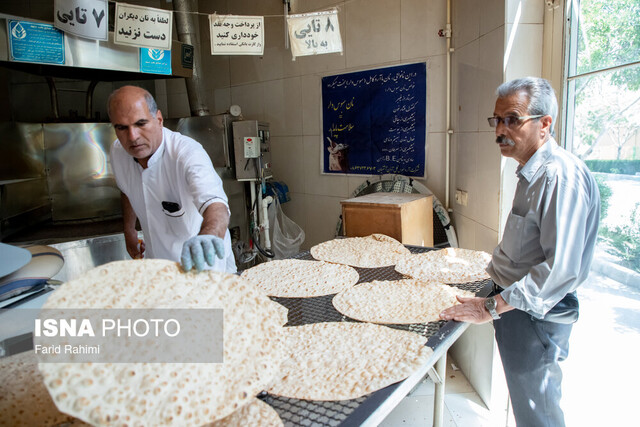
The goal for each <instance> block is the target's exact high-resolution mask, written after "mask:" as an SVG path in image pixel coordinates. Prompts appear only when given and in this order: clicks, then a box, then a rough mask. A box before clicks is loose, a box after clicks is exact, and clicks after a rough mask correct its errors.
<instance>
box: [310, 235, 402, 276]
mask: <svg viewBox="0 0 640 427" xmlns="http://www.w3.org/2000/svg"><path fill="white" fill-rule="evenodd" d="M410 254H411V252H410V251H409V249H407V248H405V247H404V246H403V245H402V243H400V242H398V241H397V240H396V239H394V238H392V237H389V236H385V235H384V234H372V235H370V236H367V237H347V238H345V239H334V240H329V241H328V242H323V243H320V244H319V245H315V246H313V247H312V248H311V256H313V257H314V258H315V259H319V260H323V261H329V262H334V263H337V264H346V265H351V266H354V267H365V268H375V267H386V266H389V265H395V264H396V263H397V262H398V261H399V260H401V259H402V258H404V257H406V256H409V255H410Z"/></svg>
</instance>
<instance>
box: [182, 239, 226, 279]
mask: <svg viewBox="0 0 640 427" xmlns="http://www.w3.org/2000/svg"><path fill="white" fill-rule="evenodd" d="M214 257H218V258H220V259H222V258H223V257H224V241H223V240H222V239H221V238H220V237H218V236H213V235H211V234H202V235H198V236H193V237H192V238H190V239H189V240H187V241H186V242H184V245H183V246H182V255H181V256H180V261H181V263H182V268H184V270H185V271H189V270H191V269H192V268H193V267H194V266H195V267H196V270H198V271H202V270H203V269H204V267H205V264H204V263H205V261H206V263H207V264H209V265H210V266H212V265H213V263H214V262H215V258H214Z"/></svg>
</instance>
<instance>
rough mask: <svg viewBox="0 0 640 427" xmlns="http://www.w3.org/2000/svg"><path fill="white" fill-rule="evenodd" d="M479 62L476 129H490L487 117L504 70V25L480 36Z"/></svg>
mask: <svg viewBox="0 0 640 427" xmlns="http://www.w3.org/2000/svg"><path fill="white" fill-rule="evenodd" d="M479 43H480V51H481V52H483V54H482V55H480V64H479V70H478V79H479V80H480V87H479V89H480V90H479V95H478V129H479V130H480V131H490V130H491V128H490V127H489V124H488V123H487V117H491V116H492V115H493V109H494V107H495V103H496V95H495V93H496V88H497V87H498V86H500V84H502V83H503V76H504V72H503V70H502V66H501V64H502V60H503V55H504V49H503V46H504V26H501V27H499V28H497V29H495V30H493V31H491V32H490V33H489V34H487V35H484V36H482V37H480V40H479Z"/></svg>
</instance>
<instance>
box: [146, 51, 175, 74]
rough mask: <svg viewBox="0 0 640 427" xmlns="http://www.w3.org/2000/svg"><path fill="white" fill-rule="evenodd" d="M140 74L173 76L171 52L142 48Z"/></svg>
mask: <svg viewBox="0 0 640 427" xmlns="http://www.w3.org/2000/svg"><path fill="white" fill-rule="evenodd" d="M140 72H142V73H151V74H171V51H170V50H164V49H149V48H146V47H141V48H140Z"/></svg>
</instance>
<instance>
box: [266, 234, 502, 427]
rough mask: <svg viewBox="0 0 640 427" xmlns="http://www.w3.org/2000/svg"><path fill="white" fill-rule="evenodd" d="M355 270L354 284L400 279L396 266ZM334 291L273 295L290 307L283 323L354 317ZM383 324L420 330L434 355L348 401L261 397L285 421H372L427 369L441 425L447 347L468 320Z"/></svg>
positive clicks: (487, 284)
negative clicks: (338, 305) (338, 304)
mask: <svg viewBox="0 0 640 427" xmlns="http://www.w3.org/2000/svg"><path fill="white" fill-rule="evenodd" d="M407 248H409V250H410V251H411V252H412V253H422V252H428V251H430V250H433V249H432V248H423V247H417V246H407ZM294 258H297V259H305V260H313V257H312V256H311V254H310V253H309V252H308V251H307V252H303V253H300V254H298V255H296V256H295V257H294ZM356 270H357V271H358V273H359V274H360V279H359V281H358V283H362V282H370V281H372V280H398V279H402V278H404V277H403V276H402V275H401V274H400V273H398V272H396V271H395V270H394V267H393V266H391V267H381V268H356ZM455 286H457V287H459V288H461V289H465V290H468V291H471V292H474V293H475V294H476V295H477V296H481V297H484V296H487V295H488V294H489V293H490V291H491V281H490V280H484V281H480V282H472V283H466V284H462V285H455ZM333 296H334V295H326V296H321V297H313V298H276V297H272V299H273V300H274V301H276V302H278V303H280V304H282V305H284V306H285V307H287V308H288V309H289V319H288V320H289V321H288V323H287V326H299V325H304V324H308V323H319V322H340V321H355V320H352V319H350V318H348V317H346V316H344V315H342V314H340V313H339V312H338V311H336V309H335V308H334V307H333V304H332V303H331V300H332V299H333ZM387 326H389V327H392V328H397V329H403V330H407V331H412V332H416V333H419V334H420V335H423V336H425V337H427V338H428V341H427V345H428V346H429V347H431V348H432V349H433V355H432V356H431V357H430V358H429V359H428V360H427V361H426V363H425V364H424V365H423V366H421V367H420V369H418V370H417V371H415V372H414V373H413V374H412V375H411V376H409V377H408V378H406V379H405V380H404V381H400V382H398V383H395V384H391V385H389V386H387V387H385V388H383V389H380V390H378V391H375V392H373V393H370V394H368V395H366V396H362V397H360V398H357V399H352V400H342V401H330V402H321V401H309V400H300V399H291V398H286V397H280V396H272V395H269V394H263V395H261V396H260V398H261V399H262V400H264V401H265V402H267V403H268V404H269V405H271V406H272V407H273V408H275V410H276V411H277V412H278V414H279V415H280V417H281V418H282V421H283V422H284V424H285V426H376V425H378V424H379V423H380V422H382V421H383V420H384V419H385V417H386V416H387V415H388V414H389V413H390V412H391V411H392V410H393V409H394V408H395V407H396V405H398V403H400V401H401V400H402V399H403V398H404V397H405V396H406V395H407V394H408V393H409V392H410V391H411V390H413V388H414V387H415V386H416V385H417V384H418V383H419V382H420V381H421V380H422V379H423V378H424V376H425V375H427V374H429V375H430V376H431V377H432V379H434V382H435V396H434V400H435V401H434V416H433V418H434V422H433V426H434V427H439V426H441V425H442V416H443V408H444V386H445V378H446V375H445V371H446V358H447V350H448V349H449V347H451V346H452V345H453V343H454V342H455V341H456V340H457V339H458V338H459V337H460V335H462V333H463V332H464V331H465V330H466V329H467V328H468V327H469V324H468V323H460V322H454V321H449V322H447V321H438V322H430V323H427V324H411V325H387ZM432 369H433V370H432ZM430 371H431V372H430Z"/></svg>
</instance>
